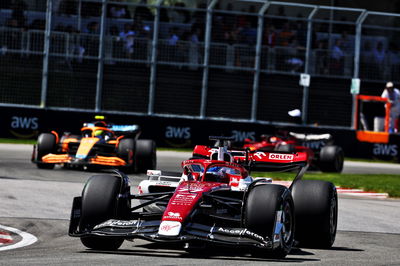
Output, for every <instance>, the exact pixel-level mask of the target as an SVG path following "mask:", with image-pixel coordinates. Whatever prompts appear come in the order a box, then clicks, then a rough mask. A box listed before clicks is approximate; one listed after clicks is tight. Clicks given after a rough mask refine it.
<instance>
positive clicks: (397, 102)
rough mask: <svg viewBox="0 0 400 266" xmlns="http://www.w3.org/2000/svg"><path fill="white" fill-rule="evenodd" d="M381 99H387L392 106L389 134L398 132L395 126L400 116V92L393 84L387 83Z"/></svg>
mask: <svg viewBox="0 0 400 266" xmlns="http://www.w3.org/2000/svg"><path fill="white" fill-rule="evenodd" d="M381 97H382V98H387V99H388V101H389V103H391V104H392V105H391V107H390V118H389V132H390V133H394V132H397V128H396V126H395V125H396V120H397V119H398V117H399V114H400V91H399V90H398V89H396V88H394V85H393V82H391V81H389V82H387V83H386V86H385V89H384V90H383V92H382V95H381Z"/></svg>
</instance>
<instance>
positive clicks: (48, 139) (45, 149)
mask: <svg viewBox="0 0 400 266" xmlns="http://www.w3.org/2000/svg"><path fill="white" fill-rule="evenodd" d="M56 145H57V143H56V136H54V135H53V134H51V133H42V134H40V135H39V137H38V140H37V146H36V149H37V155H36V160H37V163H36V165H37V167H38V168H39V169H53V168H54V163H43V162H42V157H43V156H45V155H47V154H49V153H53V152H55V150H56Z"/></svg>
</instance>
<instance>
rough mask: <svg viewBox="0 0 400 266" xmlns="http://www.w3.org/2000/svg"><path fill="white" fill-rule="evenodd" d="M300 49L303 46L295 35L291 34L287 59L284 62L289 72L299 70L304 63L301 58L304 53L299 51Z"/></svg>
mask: <svg viewBox="0 0 400 266" xmlns="http://www.w3.org/2000/svg"><path fill="white" fill-rule="evenodd" d="M300 50H302V51H304V50H305V47H304V46H301V45H300V43H299V41H298V39H297V38H296V36H292V37H291V38H290V40H289V45H288V49H287V56H288V59H287V60H286V64H288V66H289V70H290V71H291V72H300V70H301V68H302V67H303V65H304V61H303V59H302V58H301V57H304V55H302V54H301V53H300Z"/></svg>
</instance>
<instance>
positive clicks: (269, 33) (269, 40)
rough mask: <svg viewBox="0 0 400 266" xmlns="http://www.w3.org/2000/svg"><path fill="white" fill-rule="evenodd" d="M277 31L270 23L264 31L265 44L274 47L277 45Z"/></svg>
mask: <svg viewBox="0 0 400 266" xmlns="http://www.w3.org/2000/svg"><path fill="white" fill-rule="evenodd" d="M276 39H277V33H276V31H275V27H274V25H272V24H268V25H267V27H266V29H265V33H264V45H268V46H269V47H274V46H275V45H276Z"/></svg>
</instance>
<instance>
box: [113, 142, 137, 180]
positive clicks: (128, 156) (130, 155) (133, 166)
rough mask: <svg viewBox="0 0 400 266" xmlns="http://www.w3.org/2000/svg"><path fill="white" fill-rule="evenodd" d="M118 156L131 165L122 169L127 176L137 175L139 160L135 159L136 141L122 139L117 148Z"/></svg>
mask: <svg viewBox="0 0 400 266" xmlns="http://www.w3.org/2000/svg"><path fill="white" fill-rule="evenodd" d="M117 155H118V157H119V158H121V159H123V160H124V161H125V162H126V163H128V164H129V166H127V167H123V168H121V170H122V171H123V172H126V173H127V174H130V173H135V172H137V171H138V169H137V160H136V158H135V140H134V139H121V141H120V142H119V144H118V148H117Z"/></svg>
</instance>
